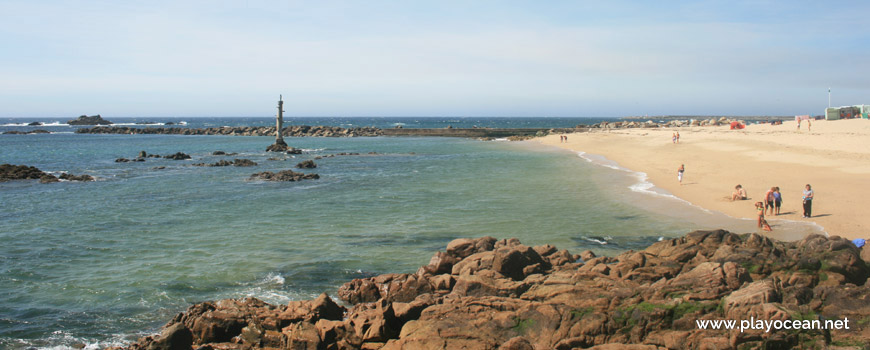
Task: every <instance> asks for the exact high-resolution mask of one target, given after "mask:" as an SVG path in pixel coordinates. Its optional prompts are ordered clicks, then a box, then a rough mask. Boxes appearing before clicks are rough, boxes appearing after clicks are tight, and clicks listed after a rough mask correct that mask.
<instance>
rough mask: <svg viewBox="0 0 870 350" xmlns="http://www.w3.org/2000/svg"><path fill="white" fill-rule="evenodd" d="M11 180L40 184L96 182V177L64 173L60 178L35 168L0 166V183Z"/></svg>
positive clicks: (10, 165)
mask: <svg viewBox="0 0 870 350" xmlns="http://www.w3.org/2000/svg"><path fill="white" fill-rule="evenodd" d="M10 180H39V182H40V183H52V182H59V181H60V180H66V181H94V177H93V176H90V175H72V174H67V173H62V174H60V176H54V175H52V174H49V173H46V172H44V171H42V170H39V169H38V168H36V167H33V166H27V165H12V164H2V165H0V182H5V181H10Z"/></svg>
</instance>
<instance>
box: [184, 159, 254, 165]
mask: <svg viewBox="0 0 870 350" xmlns="http://www.w3.org/2000/svg"><path fill="white" fill-rule="evenodd" d="M230 165H232V166H245V167H246V166H256V165H257V162H255V161H252V160H250V159H234V160H232V161H227V160H223V159H222V160H220V161H218V162H216V163H196V164H193V166H208V167H216V166H230Z"/></svg>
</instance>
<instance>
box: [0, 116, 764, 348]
mask: <svg viewBox="0 0 870 350" xmlns="http://www.w3.org/2000/svg"><path fill="white" fill-rule="evenodd" d="M238 119H241V118H237V119H227V120H220V119H215V118H213V119H209V120H205V119H191V120H188V121H187V124H188V126H190V127H207V125H206V124H211V123H217V124H228V125H254V124H255V123H252V122H251V120H238ZM444 119H445V121H442V122H437V123H436V122H433V121H428V123H430V125H432V126H435V125H441V124H443V123H453V124H457V125H464V124H463V123H461V122H464V123H466V124H472V125H476V124H475V123H479V124H483V123H482V122H481V121H479V120H476V121H468V120H462V121H460V122H457V121H455V120H453V119H449V118H444ZM372 120H374V122H372ZM372 120H359V119H353V118H349V119H347V122H345V120H344V119H342V120H339V122H338V123H337V124H354V125H357V124H360V125H362V126H365V124H367V123H371V124H373V125H375V126H378V124H379V123H380V124H384V125H392V124H394V123H405V125H409V124H413V123H414V120H415V119H414V118H406V119H397V120H381V119H377V118H374V119H372ZM29 121H30V120H28V122H29ZM47 121H50V120H47ZM16 122H17V123H21V122H20V120H13V121H11V122H9V123H7V124H14V123H16ZM157 122H161V121H159V120H158V121H157ZM164 122H165V121H164ZM176 122H178V120H176V121H175V122H173V123H176ZM246 122H247V123H249V124H245V123H246ZM255 122H257V123H260V122H262V123H266V122H268V120H267V118H259V119H257V120H255ZM424 122H427V121H425V120H424ZM513 122H514V124H513V125H512V127H519V126H518V125H526V126H529V125H532V124H534V123H538V124H539V125H536V126H537V127H561V126H557V125H544V126H541V125H540V124H542V123H543V124H546V121H544V122H542V121H541V120H533V121H525V122H523V121H520V120H514V121H513ZM571 123H574V124H576V123H578V121H577V120H570V121H566V123H565V124H568V125H565V126H570V125H571ZM58 124H63V123H58ZM131 124H133V123H131ZM306 124H309V125H317V124H315V123H306ZM321 124H326V123H321ZM264 125H266V124H264ZM492 125H496V126H505V125H502V124H498V123H497V122H493V124H490V126H492ZM218 126H220V125H218ZM182 127H183V126H182ZM505 127H510V126H505ZM529 127H535V126H529ZM7 128H24V129H27V128H30V129H32V128H45V127H44V126H43V127H24V126H7ZM55 128H56V129H55V130H54V131H53V132H55V133H53V134H32V135H0V163H10V164H20V165H32V166H36V167H38V168H39V169H41V170H43V171H46V172H51V173H54V174H58V173H60V172H69V173H72V174H76V175H79V174H88V175H92V176H95V177H96V178H97V181H96V182H84V183H82V182H60V183H53V184H40V183H38V182H37V181H11V182H5V183H0V242H2V244H0V295H3V296H4V297H3V298H0V348H9V349H26V348H31V347H36V348H70V347H73V346H77V344H84V345H86V347H87V348H93V349H97V348H102V347H105V346H109V345H121V344H124V343H127V342H131V341H134V340H135V339H136V338H137V337H139V336H142V335H144V334H148V333H153V332H156V331H157V330H158V329H159V327H160V326H161V325H163V324H165V322H166V321H168V320H169V319H170V318H171V317H172V316H173V315H175V314H176V313H178V312H181V311H183V310H185V309H186V308H187V307H188V306H189V305H191V304H192V303H196V302H201V301H205V300H215V299H222V298H241V297H257V298H260V299H263V300H265V301H268V302H273V303H286V302H287V301H290V300H301V299H309V298H313V297H315V296H316V295H318V294H320V293H321V292H327V293H329V294H330V295H332V296H335V294H336V293H335V292H336V291H337V289H338V287H339V286H340V285H341V284H342V283H344V282H347V281H349V280H351V279H353V278H359V277H367V276H374V275H377V274H382V273H393V272H414V271H416V269H417V268H418V267H419V266H420V265H423V264H426V263H427V262H428V260H429V257H430V256H431V255H432V254H433V253H434V252H435V251H437V250H443V249H444V247H445V246H446V244H447V243H448V242H449V241H450V240H452V239H455V238H459V237H481V236H487V235H489V236H494V237H497V238H510V237H517V238H519V239H520V240H521V241H523V242H524V243H526V244H529V245H539V244H553V245H556V246H557V247H559V248H560V249H561V248H567V249H569V250H570V251H572V252H573V253H579V252H581V251H583V250H586V249H591V250H593V251H595V252H596V253H598V254H609V255H613V254H618V253H619V252H621V251H624V250H627V249H643V248H644V247H646V246H648V245H649V244H652V243H654V242H656V241H658V240H661V239H664V238H668V237H674V236H680V235H683V234H685V233H687V232H689V231H691V230H695V229H712V228H719V227H726V228H730V229H732V230H735V231H738V232H754V231H755V229H754V224H753V223H752V222H746V221H742V220H736V219H732V218H728V217H725V216H724V215H721V214H716V213H710V212H707V211H705V210H703V209H702V208H698V207H695V206H693V205H691V203H684V202H681V201H679V200H677V199H675V198H673V197H672V196H669V194H667V193H663V192H661V191H660V190H656V189H655V188H652V187H651V186H649V185H648V183H647V182H646V181H645V179H644V177H643V175H642V174H639V173H635V172H631V171H627V170H626V169H620V168H619V167H618V165H615V164H610V163H608V162H607V160H604V159H596V158H595V157H594V156H590V155H586V154H583V153H579V154H578V153H575V152H569V151H564V150H560V149H556V148H552V147H545V146H541V145H539V144H537V143H534V142H491V141H490V142H485V141H477V140H471V139H462V138H415V137H403V138H390V137H361V138H287V142H288V143H289V144H290V145H291V146H293V147H297V148H301V149H303V150H304V151H305V152H304V153H303V154H301V155H285V154H276V153H268V152H265V151H264V150H265V148H266V146H268V145H269V144H271V143H272V141H273V140H274V138H272V137H244V136H181V135H90V134H74V133H72V131H71V129H74V128H73V127H69V126H62V125H58V126H55ZM139 151H146V152H147V153H149V154H161V155H166V154H172V153H175V152H184V153H187V154H189V155H191V156H192V159H191V160H181V161H176V160H169V159H162V158H148V159H147V160H146V161H145V162H130V163H116V162H115V161H114V160H115V159H116V158H121V157H124V158H134V157H136V156H137V154H138V153H139ZM214 151H224V152H234V153H238V154H237V155H234V156H214V155H212V153H213V152H214ZM341 152H356V153H360V155H355V156H336V157H329V158H323V159H319V160H315V162H316V163H317V168H316V169H305V170H300V169H294V166H295V165H296V164H297V163H299V162H301V161H303V160H308V159H314V158H315V157H317V156H327V155H330V154H336V153H341ZM370 152H371V154H369V153H370ZM234 158H245V159H250V160H253V161H255V162H257V163H258V165H257V166H255V167H233V166H229V167H196V166H192V164H193V163H199V162H206V163H213V162H216V161H218V160H221V159H227V160H231V159H234ZM285 169H294V170H296V171H303V172H314V173H318V174H319V175H320V179H318V180H306V181H300V182H281V183H275V182H264V181H259V180H250V179H249V177H250V175H251V174H253V173H255V172H262V171H273V172H275V171H280V170H285Z"/></svg>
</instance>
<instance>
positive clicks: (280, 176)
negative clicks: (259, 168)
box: [250, 170, 320, 181]
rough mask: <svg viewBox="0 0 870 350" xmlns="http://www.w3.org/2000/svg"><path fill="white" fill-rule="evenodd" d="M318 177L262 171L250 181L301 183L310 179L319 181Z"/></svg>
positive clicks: (253, 175) (284, 171) (314, 175)
mask: <svg viewBox="0 0 870 350" xmlns="http://www.w3.org/2000/svg"><path fill="white" fill-rule="evenodd" d="M319 178H320V175H317V174H303V173H297V172H294V171H293V170H282V171H279V172H277V173H273V172H271V171H264V172H261V173H256V174H252V175H251V177H250V179H252V180H253V179H260V180H266V181H301V180H310V179H319Z"/></svg>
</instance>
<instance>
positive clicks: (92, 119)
mask: <svg viewBox="0 0 870 350" xmlns="http://www.w3.org/2000/svg"><path fill="white" fill-rule="evenodd" d="M66 123H67V124H69V125H112V124H113V123H112V122H110V121H108V120H105V119H103V117H101V116H100V115H99V114H97V115H92V116H86V115H81V116H79V117H78V119H73V120H69V121H67V122H66Z"/></svg>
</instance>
